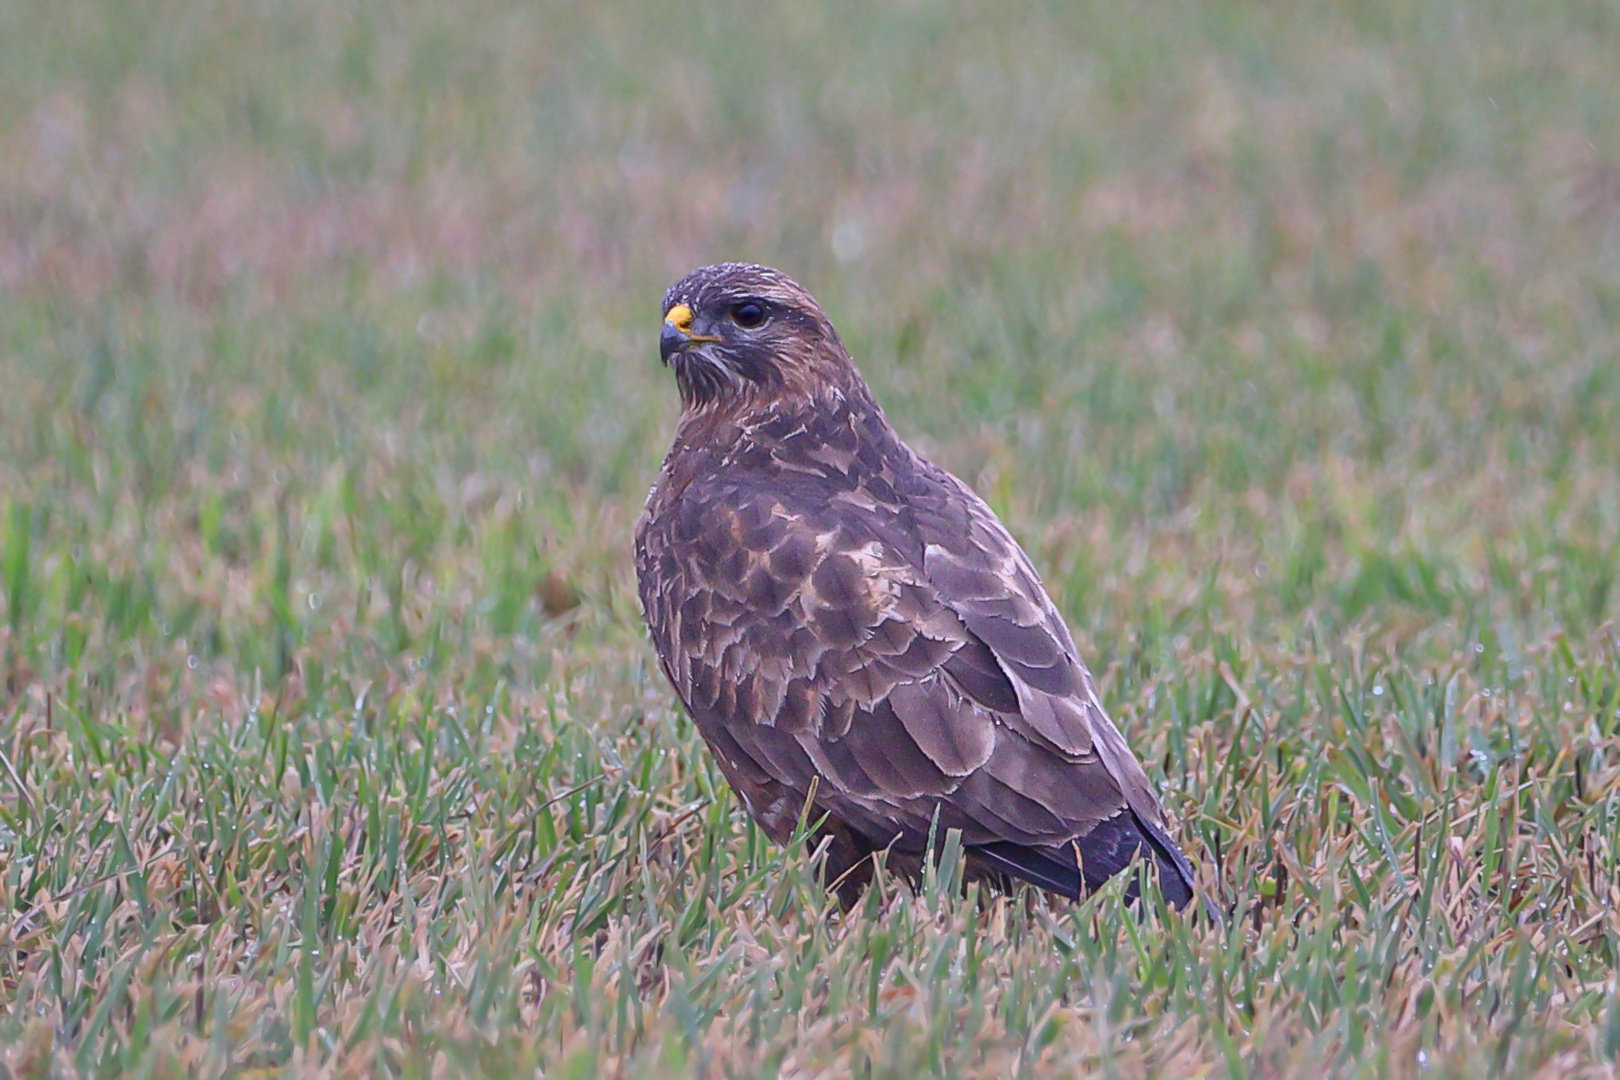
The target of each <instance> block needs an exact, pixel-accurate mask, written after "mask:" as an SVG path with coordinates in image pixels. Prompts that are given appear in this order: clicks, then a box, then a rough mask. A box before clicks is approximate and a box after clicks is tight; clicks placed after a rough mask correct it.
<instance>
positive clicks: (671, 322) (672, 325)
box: [658, 304, 720, 364]
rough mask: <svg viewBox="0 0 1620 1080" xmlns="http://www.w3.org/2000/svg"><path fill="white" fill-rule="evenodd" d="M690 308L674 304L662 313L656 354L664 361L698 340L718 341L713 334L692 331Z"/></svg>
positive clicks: (667, 360) (666, 361)
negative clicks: (662, 325)
mask: <svg viewBox="0 0 1620 1080" xmlns="http://www.w3.org/2000/svg"><path fill="white" fill-rule="evenodd" d="M692 317H693V316H692V309H691V308H689V307H687V306H686V305H685V304H676V305H675V306H674V307H672V308H670V309H669V311H668V312H666V313H665V315H664V329H663V330H662V331H661V332H660V333H659V335H658V355H659V356H660V357H661V358H662V359H663V361H664V363H666V364H667V363H669V361H670V358H671V357H672V356H674V355H675V354H676V353H678V352H680V351H681V350H682V349H684V348H686V347H687V346H688V345H691V344H693V343H695V342H699V341H719V340H720V338H718V337H716V336H715V335H713V334H694V333H692Z"/></svg>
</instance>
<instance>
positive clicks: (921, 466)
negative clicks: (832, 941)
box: [635, 263, 1193, 908]
mask: <svg viewBox="0 0 1620 1080" xmlns="http://www.w3.org/2000/svg"><path fill="white" fill-rule="evenodd" d="M659 351H660V353H661V354H662V356H663V359H664V362H665V363H666V364H667V365H671V366H673V367H674V369H675V378H676V382H677V383H678V384H679V386H680V392H681V404H682V411H681V419H680V426H679V428H678V429H677V431H676V433H675V443H674V446H673V447H672V448H671V450H670V452H669V456H668V457H667V458H665V460H664V465H663V469H662V471H661V472H660V474H659V476H658V480H657V482H656V483H655V484H654V485H653V488H652V491H651V493H650V494H649V495H648V498H647V507H646V511H645V513H644V514H643V516H642V519H641V521H640V523H639V525H638V527H637V529H636V540H635V558H636V572H637V577H638V579H639V584H640V592H641V604H642V609H643V611H644V613H645V615H646V618H647V625H648V626H649V627H650V629H651V631H652V638H653V642H654V644H655V646H656V648H657V651H658V658H659V660H660V661H661V662H662V664H663V668H664V672H665V674H666V675H668V677H669V681H670V682H671V683H673V684H674V687H675V692H676V694H678V695H679V696H680V699H681V702H682V703H683V704H684V705H685V706H686V709H687V712H688V713H689V714H690V715H691V717H692V719H693V720H694V721H695V723H696V725H697V728H698V731H700V732H701V733H702V735H703V738H704V741H705V742H707V743H708V745H709V748H710V750H712V751H713V753H714V755H715V758H716V760H717V761H718V762H719V764H720V769H721V771H722V772H724V773H725V775H726V779H727V780H729V781H730V783H731V786H732V787H733V788H734V789H736V791H737V794H738V795H739V796H740V797H741V798H742V801H743V803H744V805H745V806H746V807H747V809H748V812H749V813H750V814H751V815H752V816H753V818H754V819H755V820H756V821H757V822H759V824H760V826H761V827H762V828H763V829H764V830H765V832H766V833H768V834H769V835H770V836H771V837H772V838H774V839H775V840H776V841H777V842H778V843H783V842H786V841H787V840H788V838H789V837H790V835H791V834H792V833H793V830H794V828H795V826H796V824H797V823H798V821H799V820H800V818H801V815H804V816H805V818H806V820H808V821H810V822H819V823H820V824H819V829H818V834H817V835H816V836H815V837H814V838H813V839H812V844H813V845H814V844H819V843H821V842H827V844H828V851H827V861H826V864H825V872H826V875H827V879H828V882H829V884H830V885H831V886H832V887H833V888H834V889H835V890H836V892H837V894H838V898H839V900H840V901H841V902H842V903H843V904H844V905H845V907H846V908H847V907H848V906H849V905H851V904H853V903H854V902H855V900H856V899H857V898H858V897H859V896H860V895H861V893H862V891H863V890H864V889H865V887H866V885H867V884H868V882H869V881H870V878H871V873H872V862H871V856H872V855H873V854H874V853H876V852H886V853H887V856H886V857H887V860H888V865H889V866H891V867H894V868H896V869H898V870H900V871H901V872H903V873H905V874H907V875H908V876H912V877H915V876H916V874H917V873H918V870H919V868H920V866H921V865H922V860H923V856H924V853H925V852H926V850H927V847H928V843H929V837H930V835H934V836H936V838H943V837H944V836H945V830H947V829H960V830H961V834H962V844H963V848H964V853H965V856H966V859H965V864H966V868H967V873H968V876H969V878H970V879H974V878H977V879H981V880H986V881H988V882H990V883H991V884H993V885H997V886H999V887H1003V888H1005V887H1009V886H1011V885H1012V884H1013V883H1014V882H1015V881H1017V880H1022V881H1026V882H1030V883H1033V884H1034V885H1037V886H1039V887H1040V888H1042V889H1046V890H1048V891H1050V892H1053V893H1057V894H1060V895H1062V896H1066V897H1069V898H1071V899H1078V898H1079V897H1080V896H1081V895H1083V894H1084V893H1086V892H1088V891H1090V890H1092V889H1095V888H1096V887H1097V886H1098V885H1100V884H1101V883H1102V882H1104V881H1105V880H1107V879H1108V878H1109V877H1111V876H1112V875H1114V874H1116V873H1119V872H1120V871H1121V870H1123V869H1125V868H1126V867H1127V866H1128V865H1129V864H1130V863H1131V861H1132V860H1133V859H1134V858H1136V857H1137V855H1138V854H1139V853H1140V854H1142V855H1145V856H1147V857H1150V858H1151V859H1152V860H1153V861H1154V862H1155V863H1156V864H1157V866H1158V872H1159V882H1160V887H1161V890H1162V892H1163V894H1164V895H1165V897H1166V898H1167V899H1168V900H1169V901H1170V902H1171V903H1173V904H1174V905H1176V906H1177V907H1181V906H1183V905H1185V904H1186V903H1187V902H1188V901H1189V900H1190V899H1191V898H1192V891H1193V873H1192V868H1191V867H1190V866H1189V865H1188V863H1187V860H1186V859H1185V858H1184V857H1183V856H1182V854H1181V851H1180V850H1179V849H1178V848H1177V847H1176V844H1175V841H1174V840H1172V839H1171V838H1170V835H1169V833H1168V831H1167V829H1166V825H1165V817H1164V811H1163V809H1162V807H1161V806H1160V805H1159V800H1158V797H1157V795H1156V794H1155V793H1154V790H1153V787H1152V785H1151V784H1150V783H1149V781H1148V778H1147V776H1146V774H1144V773H1143V771H1142V767H1141V765H1139V764H1138V763H1137V761H1136V758H1135V757H1133V756H1132V754H1131V750H1130V747H1129V746H1127V745H1126V743H1125V740H1124V739H1123V738H1122V737H1121V736H1120V734H1119V731H1118V730H1117V729H1116V728H1115V727H1114V725H1113V723H1112V722H1110V720H1109V719H1108V716H1107V714H1105V713H1104V712H1103V708H1102V704H1101V702H1100V701H1099V700H1098V697H1097V691H1096V688H1095V687H1094V685H1093V684H1092V680H1091V675H1090V673H1089V672H1088V671H1087V670H1086V667H1085V665H1084V664H1083V663H1082V662H1081V660H1080V657H1079V654H1078V653H1077V652H1076V651H1075V647H1074V641H1073V639H1072V638H1071V637H1070V636H1069V631H1068V628H1067V627H1065V626H1064V624H1063V619H1062V617H1061V616H1060V615H1059V614H1058V612H1057V609H1056V608H1055V607H1054V606H1053V604H1052V601H1051V599H1050V598H1049V597H1048V596H1047V594H1046V590H1045V589H1044V588H1043V587H1042V585H1041V580H1040V577H1039V576H1038V575H1037V574H1036V573H1035V569H1034V567H1033V566H1031V565H1030V561H1029V557H1028V556H1027V555H1025V554H1024V552H1023V550H1022V549H1020V548H1019V546H1018V544H1017V542H1016V541H1014V540H1013V538H1012V537H1011V536H1010V535H1009V534H1008V532H1007V530H1006V528H1005V527H1003V526H1002V524H1001V522H1000V521H999V520H997V519H996V516H995V514H993V513H992V512H991V511H990V508H989V507H988V506H986V505H985V504H984V502H983V501H982V500H981V499H980V498H979V497H978V496H977V495H975V494H974V493H973V492H972V491H971V490H969V489H968V487H967V485H965V484H963V483H962V482H961V481H960V480H958V479H956V477H954V476H952V475H951V474H950V473H948V472H946V471H945V470H944V469H941V468H940V467H938V466H937V465H935V464H933V463H932V462H930V461H928V460H927V459H925V458H923V457H922V456H920V455H919V454H917V453H916V452H915V451H913V450H912V449H911V448H910V447H909V446H907V445H906V444H905V443H904V442H902V441H901V440H900V437H899V436H898V435H897V434H895V431H894V429H893V428H892V427H890V426H889V421H888V420H887V419H886V418H885V417H884V415H883V410H882V409H880V408H878V405H877V403H876V402H875V401H873V399H872V392H871V390H869V389H868V388H867V385H866V382H865V380H863V379H862V378H861V375H860V373H859V372H858V371H856V370H855V365H854V362H853V361H852V360H851V359H850V356H849V353H848V352H846V351H845V349H844V346H843V344H842V343H841V342H840V341H839V339H838V334H837V332H836V331H834V329H833V326H832V323H831V322H830V321H829V320H828V318H827V316H826V315H825V314H824V313H823V312H822V310H821V307H820V306H819V305H818V304H817V303H816V301H815V299H814V298H813V297H811V296H810V294H809V293H808V292H806V291H805V290H804V289H803V288H802V287H801V286H800V285H799V284H798V283H797V282H795V281H793V280H792V279H791V278H789V277H788V276H787V275H786V274H783V273H781V272H780V271H777V270H772V269H770V268H768V267H764V266H752V265H745V264H741V263H725V264H721V265H718V266H708V267H704V268H703V269H701V270H697V271H694V272H693V273H691V274H689V275H687V276H686V277H684V278H682V279H681V280H680V281H678V282H676V283H675V285H674V286H673V287H671V288H670V290H669V292H668V294H667V295H666V296H665V297H664V326H663V332H662V336H661V338H660V342H659ZM807 799H813V802H812V804H811V805H810V806H806V805H805V802H806V800H807Z"/></svg>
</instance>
